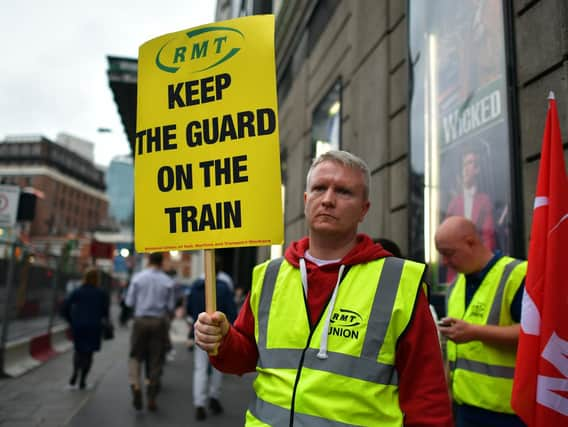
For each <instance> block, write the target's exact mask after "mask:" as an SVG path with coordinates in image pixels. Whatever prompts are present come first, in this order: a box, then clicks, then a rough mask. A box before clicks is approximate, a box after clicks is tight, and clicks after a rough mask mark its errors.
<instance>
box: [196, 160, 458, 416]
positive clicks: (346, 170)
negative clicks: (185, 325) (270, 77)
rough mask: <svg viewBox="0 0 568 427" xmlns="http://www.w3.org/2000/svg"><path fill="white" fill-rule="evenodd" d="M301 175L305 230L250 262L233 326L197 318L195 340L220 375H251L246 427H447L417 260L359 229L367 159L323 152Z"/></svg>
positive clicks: (216, 318) (217, 317)
mask: <svg viewBox="0 0 568 427" xmlns="http://www.w3.org/2000/svg"><path fill="white" fill-rule="evenodd" d="M306 181H307V182H306V191H305V193H304V212H305V217H306V221H307V225H308V230H309V232H308V236H307V237H305V238H303V239H301V240H299V241H296V242H293V243H292V244H291V245H290V246H289V247H288V248H287V250H286V253H285V256H284V258H279V259H276V260H272V261H267V262H265V263H263V264H260V265H259V266H257V267H256V268H255V270H254V272H253V280H252V288H251V291H250V293H249V295H248V296H247V298H246V300H245V302H244V305H243V307H242V309H241V311H240V313H239V315H238V317H237V319H236V320H235V323H234V325H230V323H229V322H228V321H227V318H226V316H225V315H224V314H223V313H221V312H218V311H217V312H215V313H213V314H207V313H201V314H200V315H199V317H198V320H197V322H196V324H195V338H196V344H197V345H198V346H200V347H201V348H202V349H203V350H205V351H207V352H209V353H210V355H211V357H210V360H211V362H212V363H213V365H214V366H216V367H217V368H218V369H219V370H222V371H224V372H228V373H234V374H243V373H245V372H251V371H255V370H256V372H257V377H256V380H255V384H254V390H255V399H254V401H253V402H252V403H251V405H250V407H249V410H248V411H247V413H246V425H247V426H266V425H271V426H284V425H285V426H291V425H294V426H314V425H361V426H363V425H365V426H401V425H406V426H436V427H440V426H451V425H453V421H452V415H451V407H450V399H449V394H448V389H447V383H446V381H445V375H444V368H443V362H442V354H441V351H440V346H439V343H438V338H437V331H436V327H435V324H434V321H433V319H432V316H431V315H430V311H429V308H428V301H427V298H426V295H425V293H424V289H423V287H422V278H423V274H424V270H425V266H424V265H423V264H420V263H416V262H412V261H407V260H403V259H400V258H395V257H393V256H391V254H390V253H389V252H388V251H386V250H385V249H383V247H382V246H381V245H380V244H375V243H373V241H372V240H371V238H370V237H369V236H367V235H365V234H358V226H359V223H360V222H362V221H363V219H364V218H365V215H366V214H367V212H368V210H369V206H370V202H369V181H370V173H369V169H368V167H367V165H366V164H365V163H364V162H363V161H362V160H361V159H360V158H358V157H356V156H354V155H352V154H350V153H348V152H346V151H328V152H326V153H325V154H322V155H321V156H319V157H318V158H317V159H316V160H314V162H313V163H312V165H311V167H310V170H309V172H308V176H307V180H306ZM215 352H217V354H216V355H215V356H213V355H212V354H213V353H215Z"/></svg>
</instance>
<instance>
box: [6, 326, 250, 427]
mask: <svg viewBox="0 0 568 427" xmlns="http://www.w3.org/2000/svg"><path fill="white" fill-rule="evenodd" d="M178 322H180V320H178ZM175 326H176V324H175V322H174V324H173V328H172V329H173V330H174V332H175V329H176V328H175ZM180 329H181V330H182V331H183V328H177V330H178V332H179V330H180ZM174 339H175V342H174V348H175V350H176V353H175V359H174V360H173V361H168V362H167V363H166V366H165V368H164V376H163V378H162V383H163V386H162V391H161V393H160V394H159V395H158V400H157V403H158V411H157V412H156V413H150V412H148V411H147V410H146V409H143V410H142V411H140V412H137V411H136V410H134V408H133V407H132V403H131V395H130V389H129V385H128V375H127V366H128V363H127V360H128V340H129V328H119V327H117V328H116V334H115V338H114V340H112V341H104V342H103V348H102V350H101V351H100V352H98V353H96V354H95V357H94V362H93V368H92V370H91V373H90V375H89V378H88V383H89V384H92V388H91V389H90V390H83V391H81V390H72V391H69V390H66V387H65V386H66V384H67V381H68V378H69V375H70V371H71V363H72V356H73V351H72V350H70V351H68V352H66V353H64V354H62V355H59V356H57V357H55V358H53V359H51V360H49V361H48V362H46V363H45V364H43V365H41V366H39V367H38V368H36V369H34V370H32V371H30V372H28V373H26V374H24V375H23V376H21V377H18V378H10V379H1V380H0V426H6V427H32V426H34V427H35V426H42V427H43V426H48V427H56V426H58V427H60V426H72V427H79V426H81V427H90V426H108V427H114V426H116V427H128V426H172V427H174V426H187V425H189V424H191V425H203V426H220V427H221V426H235V425H243V424H244V421H243V420H244V414H245V411H246V407H247V405H248V402H249V400H250V398H251V395H252V387H251V383H252V379H253V376H252V374H251V375H245V376H243V377H237V376H229V375H226V376H225V381H224V384H223V395H222V396H221V403H222V404H223V406H224V412H223V413H222V414H220V415H215V416H214V415H210V414H208V417H207V419H206V420H205V421H199V422H198V421H195V419H194V408H193V404H192V395H191V384H192V355H193V353H192V352H189V351H188V350H187V349H186V347H185V344H184V343H183V342H182V341H183V335H181V334H180V335H178V337H177V339H176V337H175V336H174Z"/></svg>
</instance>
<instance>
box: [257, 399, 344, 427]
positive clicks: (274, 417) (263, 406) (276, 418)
mask: <svg viewBox="0 0 568 427" xmlns="http://www.w3.org/2000/svg"><path fill="white" fill-rule="evenodd" d="M248 409H249V411H250V412H251V413H252V414H253V415H254V416H255V417H256V418H258V419H259V420H262V422H263V423H266V424H268V425H270V426H272V427H284V426H286V427H288V426H289V425H290V411H289V410H288V409H284V408H281V407H280V406H276V405H273V404H272V403H268V402H265V401H264V400H261V399H258V398H257V399H256V401H255V402H254V404H251V405H250V406H249V408H248ZM260 414H262V415H260ZM352 425H353V424H343V423H340V422H337V421H331V420H328V419H325V418H320V417H315V416H313V415H306V414H299V413H297V412H296V413H294V427H348V426H352Z"/></svg>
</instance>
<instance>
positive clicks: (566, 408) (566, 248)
mask: <svg viewBox="0 0 568 427" xmlns="http://www.w3.org/2000/svg"><path fill="white" fill-rule="evenodd" d="M548 99H549V102H548V114H547V116H546V125H545V128H544V136H543V140H542V153H541V158H540V169H539V172H538V182H537V187H536V195H535V201H534V212H533V221H532V228H531V236H530V246H529V258H528V270H527V277H526V281H525V294H524V296H523V311H522V316H521V334H520V337H519V347H518V352H517V365H516V368H515V381H514V384H513V397H512V402H511V403H512V405H513V409H514V410H515V411H516V412H517V414H518V415H519V416H520V417H521V418H522V419H523V421H524V422H525V423H527V424H528V425H529V427H537V426H538V427H544V426H546V427H549V426H567V425H568V255H567V253H568V178H567V176H566V169H565V165H564V153H563V150H562V137H561V135H560V126H559V124H558V111H557V109H556V100H555V99H554V95H553V94H552V92H551V94H550V96H549V98H548Z"/></svg>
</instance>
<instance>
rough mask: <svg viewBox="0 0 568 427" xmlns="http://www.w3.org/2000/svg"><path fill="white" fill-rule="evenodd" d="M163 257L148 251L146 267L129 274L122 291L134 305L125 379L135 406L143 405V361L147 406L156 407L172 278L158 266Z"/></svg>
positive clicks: (172, 283) (165, 342)
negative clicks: (126, 283)
mask: <svg viewBox="0 0 568 427" xmlns="http://www.w3.org/2000/svg"><path fill="white" fill-rule="evenodd" d="M163 259H164V258H163V254H162V253H161V252H155V253H152V254H150V256H149V259H148V264H149V265H148V267H147V268H146V269H144V270H143V271H141V272H139V273H137V274H135V275H134V276H133V278H132V281H131V283H130V286H129V288H128V293H127V295H126V304H127V305H128V306H129V307H132V308H133V309H134V324H133V326H132V334H131V337H130V354H129V380H130V387H131V391H132V404H133V406H134V408H135V409H137V410H140V409H142V406H143V401H142V388H141V384H140V374H141V367H142V364H144V363H146V364H147V368H148V369H147V372H148V385H147V388H146V398H147V407H148V410H150V411H156V410H157V404H156V396H157V394H158V391H159V388H160V376H161V373H162V365H163V360H164V355H165V354H166V345H167V340H166V339H165V338H164V333H165V331H167V327H168V325H169V322H168V320H167V319H168V318H169V316H170V315H171V314H172V313H173V310H174V282H173V280H172V279H171V278H170V277H168V275H167V274H166V273H164V272H163V270H162V264H163Z"/></svg>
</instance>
